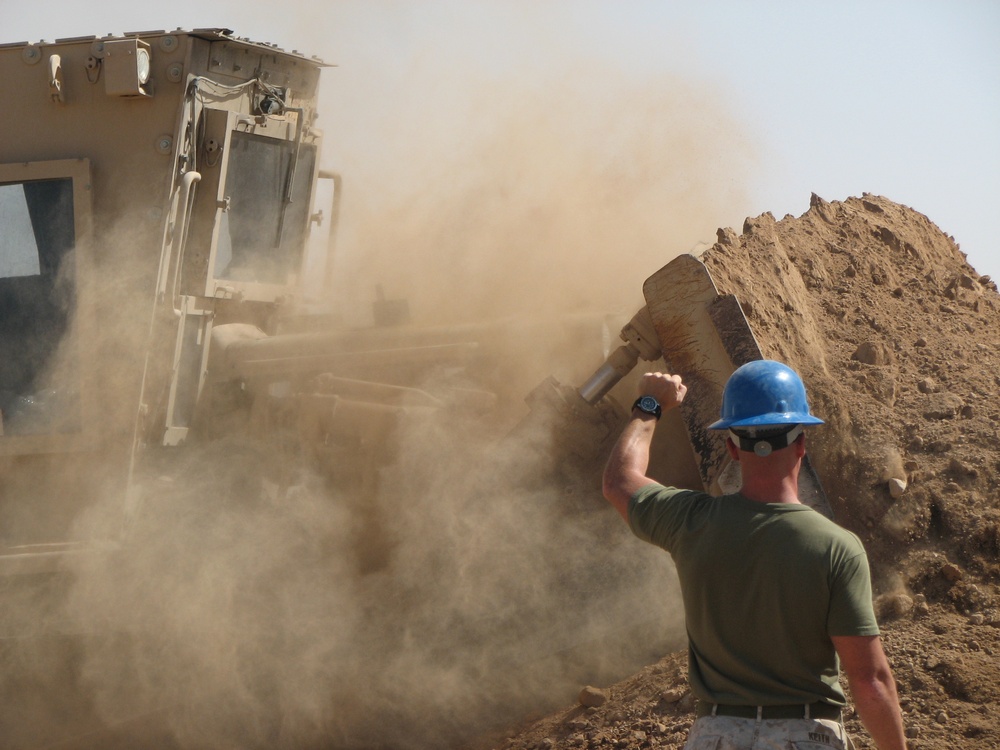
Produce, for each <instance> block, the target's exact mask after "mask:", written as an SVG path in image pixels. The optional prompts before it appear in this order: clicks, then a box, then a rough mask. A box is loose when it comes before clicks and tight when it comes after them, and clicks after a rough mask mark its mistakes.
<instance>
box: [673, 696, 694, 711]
mask: <svg viewBox="0 0 1000 750" xmlns="http://www.w3.org/2000/svg"><path fill="white" fill-rule="evenodd" d="M696 703H697V699H696V698H695V697H694V694H693V693H688V694H687V695H685V696H684V697H683V698H681V700H680V702H679V703H678V704H677V707H678V708H679V709H680V710H681V711H694V708H695V704H696Z"/></svg>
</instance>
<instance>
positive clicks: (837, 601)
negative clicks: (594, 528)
mask: <svg viewBox="0 0 1000 750" xmlns="http://www.w3.org/2000/svg"><path fill="white" fill-rule="evenodd" d="M686 392H687V387H686V386H685V385H684V384H683V383H682V382H681V378H680V376H678V375H669V374H664V373H649V374H647V375H645V376H643V379H642V382H641V384H640V397H639V399H637V400H636V403H635V405H634V407H633V409H632V417H631V419H630V421H629V423H628V425H626V427H625V429H624V431H623V432H622V435H621V437H620V438H619V439H618V442H617V444H616V445H615V447H614V449H613V450H612V453H611V456H610V458H609V460H608V464H607V467H606V468H605V472H604V494H605V496H606V497H607V499H608V500H609V501H610V502H611V503H612V505H614V507H615V508H616V509H617V510H618V512H619V513H620V514H621V515H622V517H623V518H624V519H625V521H626V523H628V524H629V526H630V527H631V529H632V531H633V532H634V533H635V534H636V536H638V537H639V538H641V539H643V540H645V541H648V542H651V543H653V544H656V545H658V546H660V547H662V548H663V549H665V550H667V551H668V552H669V553H670V554H671V556H672V557H673V559H674V563H675V564H676V567H677V573H678V577H679V578H680V584H681V593H682V596H683V599H684V612H685V622H686V626H687V632H688V652H689V653H688V659H689V663H688V678H689V682H690V684H691V691H692V693H693V694H694V695H695V697H696V698H697V699H698V708H697V713H698V717H699V718H698V719H697V721H696V722H695V724H694V726H693V727H692V728H691V733H690V736H689V737H688V742H687V744H686V745H685V748H686V750H695V749H698V750H700V749H701V748H712V749H715V748H718V749H719V750H722V749H725V750H730V749H732V750H735V749H736V748H746V749H747V750H750V749H751V748H752V749H753V750H772V749H773V750H778V749H779V748H780V750H787V748H802V749H805V748H820V747H826V748H835V749H837V748H847V747H853V745H852V744H851V743H850V739H849V738H848V737H847V735H846V733H845V732H844V726H843V718H842V716H841V707H842V706H844V705H845V703H846V700H845V697H844V692H843V689H842V688H841V685H840V681H839V671H840V670H839V667H840V665H842V666H843V669H844V672H845V673H846V675H847V679H848V682H849V684H850V687H851V693H852V696H853V698H854V703H855V706H856V708H857V711H858V714H859V715H860V716H861V720H862V722H863V723H864V725H865V727H866V728H867V729H868V731H869V732H870V733H871V735H872V737H873V739H874V740H875V742H876V744H877V746H878V748H879V750H905V748H906V743H905V739H904V736H903V723H902V717H901V715H900V710H899V701H898V698H897V695H896V687H895V682H894V680H893V677H892V672H891V670H890V668H889V664H888V661H887V660H886V657H885V653H884V652H883V650H882V645H881V641H880V639H879V630H878V625H877V623H876V621H875V615H874V612H873V610H872V596H871V581H870V578H869V571H868V559H867V556H866V555H865V551H864V548H863V547H862V546H861V542H860V540H859V539H858V538H857V537H856V536H855V535H854V534H852V533H850V532H848V531H847V530H845V529H843V528H841V527H840V526H837V525H836V524H835V523H833V522H832V521H830V520H828V519H827V518H825V517H824V516H822V515H821V514H819V513H817V512H816V511H814V510H812V509H811V508H809V507H808V506H806V505H803V504H802V503H801V502H800V501H799V497H798V476H799V470H800V468H801V466H802V459H803V457H804V456H805V453H806V448H805V435H804V432H803V427H804V426H806V425H816V424H822V423H823V420H821V419H818V418H817V417H814V416H813V415H812V414H811V413H810V412H809V404H808V401H807V398H806V392H805V387H804V386H803V384H802V381H801V379H800V378H799V376H798V375H797V374H796V373H795V372H794V370H792V369H791V368H789V367H787V366H786V365H783V364H781V363H779V362H772V361H767V360H761V361H757V362H751V363H749V364H746V365H744V366H743V367H741V368H739V369H738V370H737V371H736V372H735V373H733V375H732V377H731V378H730V379H729V381H728V382H727V384H726V388H725V391H724V393H723V404H722V419H720V420H719V421H717V422H715V423H714V424H712V425H710V426H709V429H714V430H728V431H729V434H728V435H727V440H726V446H727V449H728V451H729V455H730V456H732V458H733V460H734V461H738V462H739V464H740V469H741V473H742V487H741V489H740V491H739V492H738V493H736V494H734V495H724V496H722V497H712V496H710V495H708V494H706V493H704V492H696V491H691V490H679V489H675V488H667V487H664V486H662V485H660V484H657V483H656V482H654V481H653V480H652V479H650V478H649V477H648V476H647V475H646V471H647V469H648V466H649V447H650V442H651V440H652V437H653V431H654V429H655V427H656V423H657V421H658V420H659V418H660V415H661V413H662V412H663V411H668V410H670V409H673V408H675V407H677V406H678V405H679V404H680V403H681V402H682V401H683V400H684V396H685V393H686ZM838 657H839V660H838ZM720 737H725V738H726V739H725V740H720V739H719V738H720Z"/></svg>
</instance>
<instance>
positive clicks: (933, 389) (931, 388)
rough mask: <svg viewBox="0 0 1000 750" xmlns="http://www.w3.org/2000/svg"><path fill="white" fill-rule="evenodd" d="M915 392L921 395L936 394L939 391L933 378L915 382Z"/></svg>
mask: <svg viewBox="0 0 1000 750" xmlns="http://www.w3.org/2000/svg"><path fill="white" fill-rule="evenodd" d="M917 390H918V391H920V392H921V393H937V391H938V390H939V389H938V384H937V383H936V382H935V381H934V378H921V379H920V380H918V381H917Z"/></svg>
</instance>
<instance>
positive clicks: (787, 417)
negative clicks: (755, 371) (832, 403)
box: [708, 411, 826, 430]
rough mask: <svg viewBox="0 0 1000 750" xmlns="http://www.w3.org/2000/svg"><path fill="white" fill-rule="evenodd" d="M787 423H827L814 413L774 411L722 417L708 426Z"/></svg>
mask: <svg viewBox="0 0 1000 750" xmlns="http://www.w3.org/2000/svg"><path fill="white" fill-rule="evenodd" d="M786 424H801V425H816V424H826V423H825V422H824V421H823V420H822V419H820V418H819V417H814V416H813V415H812V414H802V413H800V412H787V411H786V412H778V411H772V412H768V413H767V414H756V415H754V416H752V417H745V418H743V419H720V420H719V421H717V422H712V424H710V425H709V426H708V429H709V430H728V429H729V428H731V427H736V428H739V427H766V426H769V425H774V426H775V427H778V426H781V425H786Z"/></svg>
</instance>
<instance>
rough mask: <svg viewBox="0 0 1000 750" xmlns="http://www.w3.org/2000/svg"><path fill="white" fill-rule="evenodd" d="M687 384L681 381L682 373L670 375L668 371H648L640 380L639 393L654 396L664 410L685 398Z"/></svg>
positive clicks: (671, 407)
mask: <svg viewBox="0 0 1000 750" xmlns="http://www.w3.org/2000/svg"><path fill="white" fill-rule="evenodd" d="M685 394H687V386H686V385H684V383H683V382H681V376H680V375H670V374H669V373H666V372H647V373H646V374H645V375H643V376H642V380H641V381H640V382H639V395H640V396H652V397H653V398H655V399H656V400H657V401H659V402H660V408H662V409H663V411H667V410H668V409H673V408H674V407H675V406H677V405H679V404H680V403H681V401H683V400H684V396H685Z"/></svg>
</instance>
